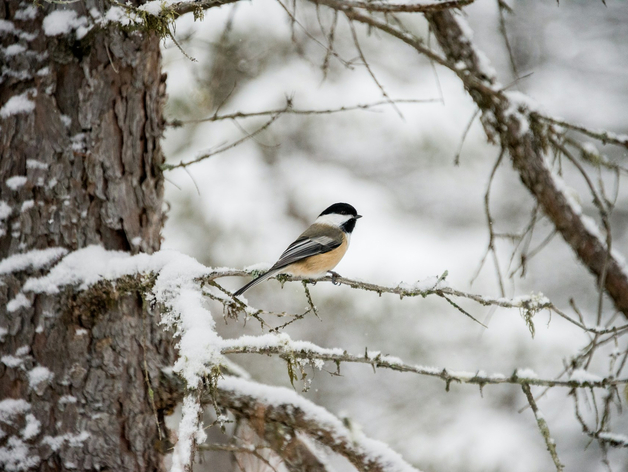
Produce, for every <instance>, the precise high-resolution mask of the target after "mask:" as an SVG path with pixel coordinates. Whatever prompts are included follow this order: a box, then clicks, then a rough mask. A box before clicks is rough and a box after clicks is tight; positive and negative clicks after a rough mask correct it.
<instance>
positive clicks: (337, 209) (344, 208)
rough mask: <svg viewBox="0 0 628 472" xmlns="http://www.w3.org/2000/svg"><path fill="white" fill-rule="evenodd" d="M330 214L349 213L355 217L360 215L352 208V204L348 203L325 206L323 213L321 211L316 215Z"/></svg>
mask: <svg viewBox="0 0 628 472" xmlns="http://www.w3.org/2000/svg"><path fill="white" fill-rule="evenodd" d="M331 214H338V215H351V216H353V217H355V218H359V217H360V216H359V215H358V212H357V211H356V209H355V208H353V206H352V205H349V204H348V203H334V204H333V205H331V206H329V207H327V208H326V209H325V211H323V213H321V214H320V215H318V216H323V215H331Z"/></svg>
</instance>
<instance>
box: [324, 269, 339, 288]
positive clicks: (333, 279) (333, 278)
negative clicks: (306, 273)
mask: <svg viewBox="0 0 628 472" xmlns="http://www.w3.org/2000/svg"><path fill="white" fill-rule="evenodd" d="M327 273H328V274H331V283H332V284H334V285H340V282H338V279H339V278H341V277H342V275H340V274H339V273H338V272H334V271H333V270H328V271H327Z"/></svg>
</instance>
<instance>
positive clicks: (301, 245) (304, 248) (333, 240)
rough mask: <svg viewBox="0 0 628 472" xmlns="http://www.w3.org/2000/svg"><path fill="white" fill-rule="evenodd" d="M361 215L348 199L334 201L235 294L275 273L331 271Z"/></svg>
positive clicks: (304, 274)
mask: <svg viewBox="0 0 628 472" xmlns="http://www.w3.org/2000/svg"><path fill="white" fill-rule="evenodd" d="M358 218H362V215H358V212H357V211H355V208H353V207H352V206H351V205H349V204H348V203H334V204H333V205H332V206H330V207H328V208H327V209H326V210H325V211H323V212H322V213H321V214H320V215H319V216H318V218H317V219H316V221H315V222H314V223H313V224H312V226H310V227H309V228H308V229H306V230H305V231H304V232H303V233H301V236H299V237H298V238H297V240H296V241H295V242H293V243H292V244H291V245H290V246H288V249H286V250H285V251H284V253H283V254H282V255H281V257H280V258H279V260H278V261H277V262H275V265H273V266H272V267H271V268H270V270H269V271H268V272H266V273H264V274H262V275H260V276H259V277H257V278H256V279H254V280H253V281H251V282H249V283H248V284H246V285H245V286H244V287H242V288H241V289H240V290H238V291H237V292H236V293H234V296H236V297H237V296H239V295H242V294H243V293H244V292H246V291H247V290H248V289H250V288H251V287H253V286H255V285H257V284H258V283H260V282H263V281H264V280H266V279H268V278H270V277H272V276H273V275H276V274H290V275H294V276H297V277H310V278H318V277H322V276H324V275H325V274H326V273H327V272H330V271H331V270H332V269H333V268H334V267H336V265H338V263H339V262H340V259H342V256H344V255H345V253H346V252H347V248H348V247H349V241H350V240H351V233H352V231H353V228H355V223H356V221H357V220H358Z"/></svg>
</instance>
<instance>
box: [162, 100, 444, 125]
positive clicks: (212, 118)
mask: <svg viewBox="0 0 628 472" xmlns="http://www.w3.org/2000/svg"><path fill="white" fill-rule="evenodd" d="M392 101H393V102H394V103H434V102H440V99H438V98H427V99H398V100H397V99H393V100H392ZM389 104H390V101H388V100H382V101H379V102H373V103H365V104H358V105H349V106H343V107H340V108H328V109H323V110H307V109H297V108H293V107H292V104H291V103H290V102H289V103H288V104H286V106H285V107H283V108H277V109H274V110H264V111H258V112H251V113H244V112H236V113H229V114H226V115H213V116H210V117H209V118H201V119H198V120H172V121H170V122H169V123H167V125H168V126H172V127H175V128H176V127H179V126H182V125H188V124H196V123H205V122H208V121H224V120H235V119H238V118H254V117H258V116H269V115H277V114H280V115H283V114H288V115H330V114H333V113H342V112H345V111H355V110H368V109H370V108H375V107H380V106H382V105H389Z"/></svg>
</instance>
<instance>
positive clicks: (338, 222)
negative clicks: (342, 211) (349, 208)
mask: <svg viewBox="0 0 628 472" xmlns="http://www.w3.org/2000/svg"><path fill="white" fill-rule="evenodd" d="M351 218H352V216H351V215H338V214H331V215H323V216H319V217H318V218H316V221H315V223H318V224H321V225H330V226H337V227H340V226H342V225H343V224H345V223H346V222H347V221H349V220H350V219H351Z"/></svg>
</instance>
